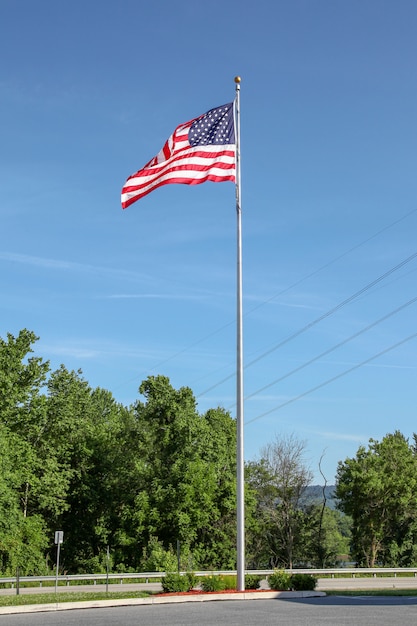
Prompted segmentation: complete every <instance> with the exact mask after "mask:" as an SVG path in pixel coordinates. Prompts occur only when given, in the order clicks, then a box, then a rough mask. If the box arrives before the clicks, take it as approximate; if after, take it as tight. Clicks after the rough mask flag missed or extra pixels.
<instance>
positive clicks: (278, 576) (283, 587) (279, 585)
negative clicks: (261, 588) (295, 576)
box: [268, 570, 291, 591]
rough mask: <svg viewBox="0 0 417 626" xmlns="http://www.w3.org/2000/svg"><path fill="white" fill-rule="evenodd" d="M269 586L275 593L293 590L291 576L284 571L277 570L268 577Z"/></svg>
mask: <svg viewBox="0 0 417 626" xmlns="http://www.w3.org/2000/svg"><path fill="white" fill-rule="evenodd" d="M268 585H269V586H270V588H271V589H273V590H274V591H288V590H289V589H291V575H290V574H288V573H287V572H285V571H284V570H275V571H274V573H273V574H270V575H269V576H268Z"/></svg>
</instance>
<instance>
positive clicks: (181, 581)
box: [161, 573, 192, 593]
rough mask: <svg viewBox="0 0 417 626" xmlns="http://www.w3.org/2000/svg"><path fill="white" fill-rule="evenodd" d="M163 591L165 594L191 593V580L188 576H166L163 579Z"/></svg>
mask: <svg viewBox="0 0 417 626" xmlns="http://www.w3.org/2000/svg"><path fill="white" fill-rule="evenodd" d="M161 583H162V589H163V591H164V592H165V593H173V592H176V591H190V589H192V587H190V579H189V577H188V576H187V575H185V576H181V574H173V573H171V574H166V575H165V576H164V577H163V578H162V581H161Z"/></svg>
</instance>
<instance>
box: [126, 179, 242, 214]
mask: <svg viewBox="0 0 417 626" xmlns="http://www.w3.org/2000/svg"><path fill="white" fill-rule="evenodd" d="M235 180H236V179H235V176H234V174H230V175H229V176H221V177H219V176H215V175H213V174H208V175H207V176H206V177H204V178H202V179H198V180H196V179H195V178H185V177H184V178H181V177H178V178H173V179H170V180H163V181H161V182H159V183H156V184H155V185H152V187H151V188H150V189H148V190H147V191H145V192H144V193H139V194H138V195H135V196H133V197H132V198H129V199H128V200H126V201H125V202H122V208H123V209H127V207H129V206H130V205H131V204H133V203H134V202H136V201H137V200H139V199H140V198H143V197H145V196H147V195H148V193H151V191H154V190H155V189H158V187H162V186H163V185H169V184H170V183H180V184H184V185H198V184H200V183H205V182H207V181H210V182H213V183H221V182H223V181H231V182H235Z"/></svg>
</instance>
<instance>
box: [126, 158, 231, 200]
mask: <svg viewBox="0 0 417 626" xmlns="http://www.w3.org/2000/svg"><path fill="white" fill-rule="evenodd" d="M210 174H211V175H214V176H218V177H219V178H222V177H228V176H234V175H235V168H234V167H233V168H230V169H227V170H224V169H222V168H217V167H214V166H213V167H211V168H210V170H209V171H205V172H198V171H197V172H196V171H195V170H187V169H186V170H180V171H177V172H167V173H166V174H163V175H162V176H160V177H159V178H156V177H154V178H152V180H150V181H149V183H148V184H147V185H145V186H144V187H141V188H140V189H137V190H135V191H129V192H126V193H122V202H125V201H126V200H128V199H129V198H134V197H136V196H141V195H144V194H145V193H146V192H147V191H149V190H150V189H152V188H153V187H154V186H155V184H156V185H159V184H160V183H162V182H168V183H169V182H170V181H171V180H175V179H176V178H186V179H188V180H195V181H198V180H200V179H204V178H206V177H207V176H208V175H210ZM148 178H150V177H148ZM137 180H138V181H139V180H140V181H141V183H143V182H144V180H143V178H142V179H137Z"/></svg>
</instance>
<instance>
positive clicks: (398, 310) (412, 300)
mask: <svg viewBox="0 0 417 626" xmlns="http://www.w3.org/2000/svg"><path fill="white" fill-rule="evenodd" d="M415 302H417V296H416V297H415V298H412V299H411V300H408V302H405V303H404V304H402V305H401V306H399V307H397V308H396V309H394V310H393V311H391V312H390V313H387V314H386V315H384V316H383V317H380V318H379V319H378V320H376V321H375V322H372V324H369V325H368V326H366V327H365V328H362V329H361V330H359V331H358V332H356V333H354V334H353V335H351V336H350V337H347V339H343V341H340V342H339V343H337V344H336V345H335V346H332V347H331V348H329V349H328V350H325V351H324V352H321V354H319V355H317V356H315V357H313V358H312V359H310V360H309V361H307V362H306V363H303V364H302V365H299V366H298V367H296V368H295V369H293V370H291V371H290V372H287V373H286V374H284V375H283V376H280V378H277V379H275V380H273V381H272V382H271V383H268V385H265V386H264V387H261V388H260V389H257V390H256V391H254V392H253V393H251V394H249V395H248V396H245V398H244V400H249V399H250V398H253V397H254V396H257V395H258V394H259V393H262V391H265V390H266V389H269V388H270V387H273V386H274V385H277V384H278V383H280V382H282V381H283V380H285V379H286V378H289V377H290V376H292V375H293V374H296V373H297V372H300V371H301V370H303V369H304V368H305V367H308V366H309V365H311V364H312V363H315V362H316V361H318V360H319V359H322V358H323V357H325V356H327V355H328V354H330V353H331V352H334V351H335V350H337V349H338V348H340V347H341V346H344V345H345V344H347V343H349V341H352V340H353V339H356V338H357V337H359V336H360V335H363V334H364V333H366V332H368V330H371V328H374V327H375V326H377V325H378V324H381V322H385V320H387V319H389V318H390V317H392V316H393V315H395V314H396V313H399V312H400V311H402V310H403V309H405V308H406V307H408V306H410V305H411V304H414V303H415ZM234 406H235V403H234V404H232V405H230V406H229V407H228V410H230V409H232V408H233V407H234Z"/></svg>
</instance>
